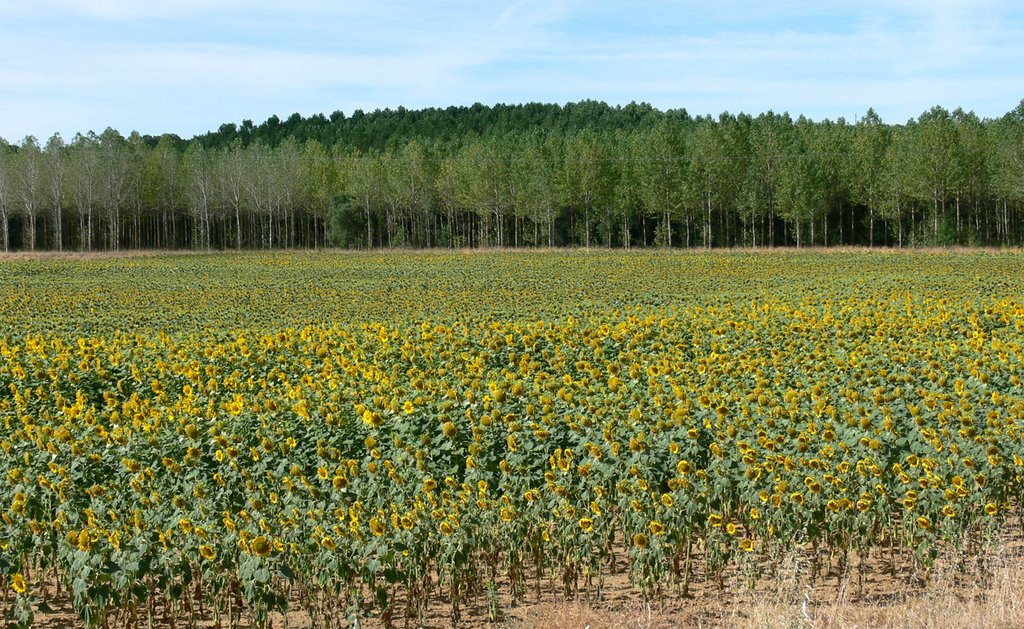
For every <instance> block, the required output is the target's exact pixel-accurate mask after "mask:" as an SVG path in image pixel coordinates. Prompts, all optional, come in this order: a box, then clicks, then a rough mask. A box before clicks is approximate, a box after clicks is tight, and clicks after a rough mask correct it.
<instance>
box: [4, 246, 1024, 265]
mask: <svg viewBox="0 0 1024 629" xmlns="http://www.w3.org/2000/svg"><path fill="white" fill-rule="evenodd" d="M626 251H629V252H633V253H657V254H675V255H709V254H711V255H729V254H736V253H750V254H759V255H775V254H793V253H805V254H806V253H845V254H850V253H855V254H893V253H902V254H908V255H913V254H951V255H955V254H965V253H978V252H986V253H1021V252H1022V251H1024V249H1022V248H1021V247H1015V246H1010V247H964V246H954V247H913V248H912V247H905V248H902V249H899V248H896V247H863V246H857V247H854V246H833V247H800V248H797V247H793V246H786V247H755V248H751V247H718V248H714V249H704V248H701V247H694V248H691V249H671V250H669V249H661V248H656V247H647V248H641V247H634V248H632V249H629V250H624V249H622V248H621V247H616V248H613V249H608V248H605V247H600V246H593V247H590V248H586V247H545V246H541V247H520V248H512V247H477V248H470V247H460V248H457V249H448V248H443V247H436V248H431V249H409V248H395V249H387V248H383V249H381V248H373V249H336V248H326V249H242V250H241V251H237V250H234V249H223V250H214V251H199V250H191V249H128V250H121V251H92V252H83V251H14V252H7V253H4V252H0V263H2V262H4V261H15V260H90V259H104V258H149V257H157V256H184V255H211V254H213V255H221V254H227V255H238V254H240V253H241V254H247V253H250V254H251V253H262V254H267V255H279V254H301V253H318V252H331V253H340V254H346V255H368V254H377V255H379V254H388V255H430V254H435V255H450V254H453V253H454V254H459V255H477V254H485V255H489V254H495V253H501V254H516V253H520V254H530V253H538V252H553V253H574V252H575V253H606V252H626Z"/></svg>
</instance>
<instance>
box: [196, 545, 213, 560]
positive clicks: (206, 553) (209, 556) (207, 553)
mask: <svg viewBox="0 0 1024 629" xmlns="http://www.w3.org/2000/svg"><path fill="white" fill-rule="evenodd" d="M199 555H200V556H201V557H202V558H203V559H205V560H207V561H213V559H214V558H215V557H216V556H217V552H216V551H215V550H213V546H210V545H208V544H203V545H202V546H200V547H199Z"/></svg>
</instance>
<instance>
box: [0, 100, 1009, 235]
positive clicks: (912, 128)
mask: <svg viewBox="0 0 1024 629" xmlns="http://www.w3.org/2000/svg"><path fill="white" fill-rule="evenodd" d="M1022 219H1024V101H1022V102H1021V104H1020V105H1019V106H1018V107H1017V108H1015V109H1014V110H1013V111H1011V112H1008V113H1007V114H1006V115H1005V116H1003V117H1000V118H995V119H980V118H979V117H978V116H976V115H975V114H974V113H973V112H965V111H963V110H962V109H956V110H954V111H948V110H946V109H943V108H941V107H933V108H931V109H929V110H927V111H925V112H923V113H922V114H921V115H920V116H919V117H918V118H917V119H912V120H909V121H907V122H906V123H902V124H886V123H884V122H883V121H882V120H881V119H880V118H879V116H878V115H877V113H876V112H874V111H873V110H868V112H866V113H865V115H864V116H863V117H860V118H859V119H858V120H856V121H854V122H853V123H850V122H848V121H846V120H843V119H839V120H836V121H831V120H822V121H813V120H809V119H807V118H805V117H802V116H800V117H798V118H796V119H795V120H794V119H793V118H792V117H791V116H790V115H789V114H788V113H781V114H779V113H776V112H771V111H769V112H766V113H762V114H759V115H757V116H751V115H747V114H740V115H732V114H728V113H724V114H722V115H720V116H719V117H717V118H713V117H710V116H707V117H692V116H690V115H689V114H688V113H687V112H686V111H685V110H683V109H675V110H668V111H660V110H658V109H655V108H653V107H651V106H650V105H648V104H643V103H641V104H637V103H631V104H629V105H626V106H610V105H608V104H605V103H602V102H597V101H582V102H578V103H568V104H565V105H556V104H541V103H528V104H523V105H495V106H490V107H489V106H484V105H481V104H479V103H478V104H475V105H473V106H470V107H448V108H446V109H439V108H429V109H421V110H408V109H405V108H402V107H399V108H398V109H395V110H391V109H385V110H378V111H374V112H370V113H367V112H363V111H360V110H357V111H355V112H352V113H351V114H349V115H346V114H344V113H342V112H334V113H333V114H331V115H330V116H325V115H322V114H317V115H313V116H310V117H303V116H301V115H299V114H293V115H291V116H289V117H288V118H286V119H284V120H282V119H280V118H279V117H277V116H271V117H270V118H269V119H267V120H266V121H264V122H263V123H261V124H258V125H257V124H254V123H253V122H252V121H251V120H244V121H242V122H241V123H240V124H236V123H226V124H223V125H221V126H220V127H219V128H218V129H217V130H216V131H212V132H210V133H206V134H204V135H199V136H196V137H194V138H191V139H187V140H186V139H182V138H180V137H178V136H175V135H170V134H168V135H163V136H141V135H139V134H137V133H132V134H130V135H129V136H127V137H125V136H123V135H121V134H120V133H119V132H117V131H115V130H113V129H107V130H105V131H104V132H103V133H101V134H99V135H97V134H95V133H92V132H90V133H88V134H79V135H76V136H75V137H74V138H73V139H72V140H71V141H65V140H64V139H63V138H61V136H60V135H58V134H55V135H54V136H52V137H51V138H49V139H48V140H46V141H40V140H39V139H37V138H34V137H31V136H29V137H26V138H24V139H23V140H22V141H21V142H20V143H17V144H8V143H7V142H3V141H0V223H2V245H3V250H5V251H6V250H10V249H20V250H32V249H53V250H62V249H75V250H85V251H89V250H98V249H106V250H117V249H121V248H166V249H182V248H184V249H225V248H232V249H242V248H272V247H283V248H289V247H322V246H346V247H359V248H367V247H403V246H407V247H467V246H469V247H478V246H501V247H536V246H587V247H591V246H605V247H615V246H619V247H633V246H652V245H657V246H664V247H696V246H700V247H737V246H755V247H762V246H765V247H771V246H798V247H802V246H836V245H855V246H876V245H885V246H916V245H990V246H1011V245H1012V246H1020V245H1021V244H1024V220H1022Z"/></svg>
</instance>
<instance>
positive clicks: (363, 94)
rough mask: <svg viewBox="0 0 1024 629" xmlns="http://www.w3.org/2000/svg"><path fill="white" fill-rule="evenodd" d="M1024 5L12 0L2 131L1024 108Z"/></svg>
mask: <svg viewBox="0 0 1024 629" xmlns="http://www.w3.org/2000/svg"><path fill="white" fill-rule="evenodd" d="M1022 42H1024V8H1016V7H1015V6H1013V3H999V2H995V0H959V1H958V0H931V1H929V2H923V1H917V0H894V1H883V0H864V2H862V3H858V4H856V5H853V4H850V3H845V2H844V3H839V2H821V3H806V2H802V1H797V0H779V1H778V2H774V3H755V2H751V1H749V0H718V2H716V3H715V4H713V5H710V4H707V3H697V2H691V1H685V2H684V1H680V2H666V1H656V0H637V1H636V2H633V3H630V4H629V5H622V4H621V3H617V2H612V1H610V0H594V1H592V2H583V1H582V0H558V1H550V0H549V1H547V2H545V1H543V0H518V1H514V2H498V3H479V2H474V1H472V0H442V1H440V2H436V3H429V4H428V3H412V2H400V1H398V0H382V1H380V2H375V3H365V2H364V3H356V2H353V1H350V0H346V1H344V2H328V1H326V0H292V1H291V2H289V3H288V4H287V6H286V7H282V5H281V4H280V3H277V2H270V1H268V0H258V1H252V0H250V1H249V2H244V1H243V0H177V1H170V0H155V1H152V2H136V1H134V0H37V1H36V2H34V3H4V4H3V5H0V59H3V60H4V63H2V64H0V135H3V136H5V137H7V138H9V139H10V138H19V137H21V136H22V135H24V134H25V133H33V134H36V135H46V134H49V133H50V132H52V131H56V130H60V131H62V132H63V133H64V135H65V136H69V135H72V134H73V133H74V132H76V131H84V130H88V129H102V128H104V127H106V126H108V125H112V126H115V127H118V128H121V129H122V130H125V131H127V130H130V129H138V130H140V131H143V132H146V133H158V132H162V131H171V132H177V133H179V134H182V135H190V134H193V133H199V132H203V131H205V130H207V129H210V128H215V127H216V126H217V125H218V124H220V123H221V122H225V121H230V120H235V121H237V120H240V119H242V118H253V119H255V120H261V119H262V118H265V117H266V116H269V115H271V114H275V113H276V114H278V115H282V116H286V115H288V114H290V113H291V112H294V111H299V112H301V113H303V114H310V113H314V112H321V111H323V112H329V111H332V110H335V109H343V110H346V111H351V110H352V109H354V108H357V107H360V108H364V109H373V108H377V107H397V106H399V105H404V106H406V107H420V106H428V105H437V106H444V105H448V104H469V103H472V102H474V101H481V102H498V101H501V102H524V101H529V100H540V101H546V102H551V101H557V102H564V101H565V100H578V99H582V98H597V99H602V100H607V101H609V102H613V103H625V102H629V101H631V100H638V101H639V100H643V101H648V102H652V103H654V104H655V105H657V106H659V107H681V106H685V107H687V108H688V109H690V110H691V111H693V112H695V113H718V112H721V111H723V110H731V111H738V110H745V111H750V112H757V111H761V110H763V109H768V108H772V109H775V110H784V109H785V110H789V111H790V112H791V113H794V114H798V113H805V114H808V115H810V116H812V117H817V118H821V117H837V116H847V117H850V116H852V115H855V114H857V113H861V112H863V111H864V110H865V109H866V108H867V107H868V106H874V107H875V108H876V109H877V110H878V111H880V112H881V113H882V114H883V116H886V117H887V119H890V120H896V121H901V120H904V119H906V118H907V117H910V116H914V115H917V114H918V113H920V112H921V111H923V110H925V109H927V108H928V107H930V106H931V105H934V104H945V105H947V106H957V105H962V106H964V107H965V108H970V109H976V110H978V111H979V113H981V114H982V115H998V114H1001V113H1003V112H1004V111H1006V110H1008V109H1010V108H1012V107H1013V106H1014V105H1015V104H1016V102H1017V101H1018V100H1019V99H1020V97H1021V96H1024V93H1020V92H1021V90H1020V88H1019V71H1018V70H1017V68H1018V67H1019V66H1020V65H1021V63H1022V62H1024V43H1022Z"/></svg>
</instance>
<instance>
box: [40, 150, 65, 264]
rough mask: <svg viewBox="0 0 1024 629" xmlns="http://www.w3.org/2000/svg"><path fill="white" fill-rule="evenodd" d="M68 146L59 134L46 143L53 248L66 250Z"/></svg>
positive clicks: (46, 167)
mask: <svg viewBox="0 0 1024 629" xmlns="http://www.w3.org/2000/svg"><path fill="white" fill-rule="evenodd" d="M66 152H67V146H66V145H65V144H64V138H62V137H60V134H59V133H55V134H53V135H52V136H50V139H49V140H47V142H46V159H45V162H46V163H45V170H46V193H47V201H48V202H49V204H50V212H51V216H52V218H53V248H54V249H56V250H57V251H63V250H64V194H65V189H64V179H65V172H64V167H65V163H64V162H65V157H66Z"/></svg>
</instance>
